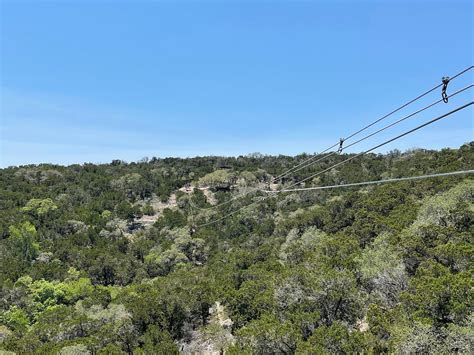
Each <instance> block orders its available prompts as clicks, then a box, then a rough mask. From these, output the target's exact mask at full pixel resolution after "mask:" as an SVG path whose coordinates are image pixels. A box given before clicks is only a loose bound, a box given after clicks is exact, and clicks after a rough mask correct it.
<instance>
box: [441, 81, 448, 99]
mask: <svg viewBox="0 0 474 355" xmlns="http://www.w3.org/2000/svg"><path fill="white" fill-rule="evenodd" d="M449 80H450V79H449V76H443V78H442V79H441V81H442V82H443V89H442V90H441V97H442V98H443V102H444V103H445V104H447V103H448V101H449V100H448V94H446V89H447V88H448V84H449Z"/></svg>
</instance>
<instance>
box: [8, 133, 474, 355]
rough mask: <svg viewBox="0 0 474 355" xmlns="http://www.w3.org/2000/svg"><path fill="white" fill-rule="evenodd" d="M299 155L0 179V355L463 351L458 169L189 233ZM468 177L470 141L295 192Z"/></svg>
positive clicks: (279, 199)
mask: <svg viewBox="0 0 474 355" xmlns="http://www.w3.org/2000/svg"><path fill="white" fill-rule="evenodd" d="M347 157H348V155H347V154H340V155H337V154H336V155H332V156H330V157H328V158H327V159H323V160H321V161H320V162H318V163H317V164H314V165H312V166H311V167H309V168H306V169H302V170H300V171H298V172H296V173H294V174H291V175H289V176H288V177H287V178H286V179H285V180H284V181H283V182H281V184H283V186H290V185H291V184H292V183H293V182H295V181H298V180H299V179H301V178H304V177H306V176H310V175H311V174H313V173H315V172H318V171H321V170H323V169H325V168H327V167H330V166H331V165H333V164H335V163H337V162H340V161H343V160H344V159H346V158H347ZM307 158H308V156H307V155H299V156H296V157H289V156H265V155H261V154H252V155H249V156H240V157H235V158H224V157H199V158H190V159H178V158H176V159H174V158H173V159H172V158H166V159H156V158H152V159H143V160H142V161H140V162H136V163H126V162H123V161H120V160H114V161H112V162H111V163H110V164H100V165H96V164H82V165H79V164H77V165H70V166H59V165H48V164H42V165H28V166H21V167H9V168H5V169H1V170H0V284H1V289H0V353H1V354H10V353H18V354H25V353H36V354H173V353H179V352H184V353H193V352H194V353H202V352H210V351H214V352H217V353H219V352H221V353H222V352H225V353H226V354H241V353H243V354H250V353H255V354H294V353H298V354H319V353H354V352H375V353H386V352H398V353H414V352H435V353H454V352H459V353H472V352H473V351H474V330H473V329H474V313H473V307H474V293H473V286H474V282H473V278H472V276H473V271H474V264H473V258H474V244H473V238H474V179H473V178H472V177H471V176H469V175H466V176H451V177H444V178H433V179H426V180H418V181H407V182H397V183H391V184H384V185H374V186H367V187H353V188H345V189H334V190H322V191H305V192H292V193H279V194H274V195H273V196H272V197H271V198H267V199H265V200H262V201H260V202H257V203H254V204H252V205H250V206H249V207H248V208H244V209H242V210H240V211H239V212H238V213H235V214H233V215H231V216H229V217H227V218H224V219H222V220H220V221H218V222H217V223H215V224H210V225H207V226H204V227H198V228H197V231H196V233H193V234H191V233H190V230H189V227H190V225H191V224H193V223H194V224H196V225H200V224H203V223H205V222H207V221H210V220H213V219H217V218H220V217H222V216H224V215H226V214H228V213H229V212H232V211H234V210H236V209H237V208H240V207H243V206H246V205H248V204H249V203H251V202H254V201H259V200H260V199H261V197H262V196H264V194H263V193H262V192H258V191H256V192H252V191H253V190H252V188H254V187H256V186H263V187H265V186H268V184H269V182H270V181H271V179H272V177H273V176H277V175H278V174H281V173H282V172H284V171H285V170H287V169H288V168H290V167H292V166H294V165H295V164H298V163H300V162H302V161H303V160H305V159H307ZM473 167H474V142H471V143H468V144H465V145H463V146H462V147H460V148H459V149H443V150H440V151H433V150H423V149H413V150H410V151H407V152H400V151H392V152H390V153H387V154H367V155H364V156H362V157H360V158H357V159H354V160H352V161H351V162H350V163H348V164H344V165H341V166H339V167H338V168H336V169H332V170H331V171H329V172H327V173H325V174H322V175H321V176H319V177H317V178H315V179H313V180H311V181H308V182H307V183H306V185H305V186H306V187H308V186H316V185H330V184H343V183H350V182H359V181H367V180H378V179H383V178H396V177H403V176H416V175H421V174H430V173H438V172H448V171H455V170H462V169H472V168H473ZM281 184H280V187H281ZM185 186H191V187H196V188H195V189H192V190H191V192H186V191H183V187H185ZM197 187H208V188H209V190H206V191H204V190H202V189H198V188H197ZM204 192H206V193H208V194H212V197H213V198H214V199H215V201H211V200H210V199H209V197H208V196H206V194H205V193H204ZM245 192H248V194H246V195H245V196H243V197H241V198H234V199H233V200H230V199H232V198H233V197H235V196H237V195H238V194H242V193H245ZM172 195H173V196H174V198H175V200H176V203H175V204H174V205H172V206H170V207H169V208H164V209H163V210H160V211H157V210H156V208H155V210H154V207H153V206H156V205H158V204H159V203H166V202H167V201H169V199H170V197H171V196H172ZM265 196H266V195H265ZM225 201H229V203H226V204H223V205H222V206H219V207H218V208H215V209H209V207H211V203H216V202H217V203H221V202H225ZM152 202H153V203H155V205H152ZM145 216H148V217H149V218H151V217H153V216H155V217H156V220H153V223H151V224H149V225H145V224H141V223H140V221H141V220H142V219H143V218H144V217H145Z"/></svg>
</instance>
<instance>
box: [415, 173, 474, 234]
mask: <svg viewBox="0 0 474 355" xmlns="http://www.w3.org/2000/svg"><path fill="white" fill-rule="evenodd" d="M462 204H469V205H470V206H471V207H470V208H469V211H470V212H471V213H474V209H473V204H474V181H473V180H468V181H466V182H464V183H461V184H458V185H457V186H456V187H454V188H452V189H450V190H449V191H447V192H445V193H441V194H438V195H436V196H433V197H430V198H428V199H427V200H426V201H425V202H424V203H423V206H422V207H421V209H420V211H419V212H418V218H417V219H416V221H415V223H413V228H420V227H423V226H445V227H456V226H459V225H460V224H463V223H464V222H466V221H465V220H464V218H463V216H462V215H459V214H458V213H456V212H458V208H459V206H460V205H462Z"/></svg>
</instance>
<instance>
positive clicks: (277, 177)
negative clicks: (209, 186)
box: [272, 65, 474, 182]
mask: <svg viewBox="0 0 474 355" xmlns="http://www.w3.org/2000/svg"><path fill="white" fill-rule="evenodd" d="M472 68H474V66H472V65H471V66H470V67H467V68H465V69H464V70H462V71H460V72H459V73H457V74H456V75H454V76H453V77H451V78H449V79H448V80H449V81H452V80H454V79H456V78H457V77H459V76H461V75H463V74H464V73H466V72H468V71H469V70H471V69H472ZM443 79H444V78H443ZM444 85H445V84H444V81H443V83H441V84H439V85H436V86H435V87H433V88H431V89H429V90H428V91H425V92H424V93H422V94H421V95H419V96H417V97H415V98H414V99H412V100H410V101H408V102H406V103H405V104H403V105H402V106H400V107H398V108H396V109H395V110H393V111H391V112H389V113H387V114H386V115H384V116H382V117H380V118H378V119H377V120H375V121H373V122H372V123H370V124H368V125H366V126H365V127H363V128H361V129H359V130H358V131H356V132H354V133H351V134H350V135H349V136H347V137H346V138H341V140H340V141H339V142H337V143H336V144H334V145H332V146H330V147H328V148H326V149H325V150H323V151H322V152H321V153H318V154H317V155H313V156H312V157H310V158H308V159H306V160H304V161H303V162H301V163H299V164H298V165H296V166H294V167H293V168H291V169H289V170H287V171H286V172H283V173H282V174H280V175H278V176H276V177H274V178H273V180H272V181H273V182H274V181H276V180H279V179H281V178H283V177H285V176H287V175H289V174H290V173H291V172H294V171H293V170H294V169H296V168H298V167H300V166H301V165H304V164H306V163H307V162H310V161H311V160H313V159H315V158H316V157H317V156H319V155H321V154H324V153H326V152H327V151H329V150H331V149H333V148H335V147H337V146H338V145H340V144H341V143H342V142H345V141H347V140H348V139H351V138H352V137H354V136H356V135H358V134H359V133H362V132H363V131H365V130H367V129H368V128H370V127H372V126H373V125H375V124H377V123H379V122H380V121H382V120H384V119H386V118H387V117H389V116H391V115H393V114H394V113H396V112H398V111H400V110H401V109H403V108H405V107H407V106H408V105H410V104H412V103H413V102H415V101H417V100H419V99H421V98H423V97H424V96H426V95H428V94H430V93H431V92H433V91H435V90H436V89H439V88H440V87H442V86H444ZM444 100H445V98H444V97H443V99H442V101H444ZM444 102H446V103H447V101H444Z"/></svg>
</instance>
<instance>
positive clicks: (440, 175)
mask: <svg viewBox="0 0 474 355" xmlns="http://www.w3.org/2000/svg"><path fill="white" fill-rule="evenodd" d="M466 174H474V170H461V171H452V172H448V173H437V174H429V175H419V176H409V177H402V178H393V179H385V180H372V181H364V182H354V183H350V184H339V185H328V186H315V187H303V188H301V189H284V190H279V191H269V190H267V191H265V192H267V193H282V192H298V191H314V190H326V189H335V188H341V187H352V186H364V185H377V184H386V183H391V182H398V181H409V180H421V179H428V178H435V177H443V176H452V175H466Z"/></svg>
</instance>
